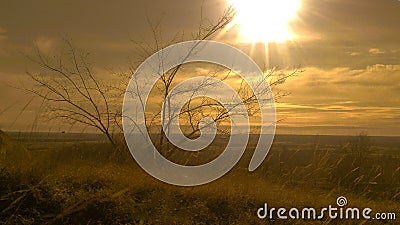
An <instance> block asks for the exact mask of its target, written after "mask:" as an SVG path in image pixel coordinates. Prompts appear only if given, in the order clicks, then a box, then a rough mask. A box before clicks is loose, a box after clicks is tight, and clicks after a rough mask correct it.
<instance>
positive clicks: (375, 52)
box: [368, 48, 386, 55]
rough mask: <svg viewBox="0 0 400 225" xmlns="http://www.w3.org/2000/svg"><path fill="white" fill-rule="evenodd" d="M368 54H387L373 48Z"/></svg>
mask: <svg viewBox="0 0 400 225" xmlns="http://www.w3.org/2000/svg"><path fill="white" fill-rule="evenodd" d="M368 52H369V54H371V55H382V54H385V53H386V52H385V51H382V50H381V49H379V48H371V49H369V50H368Z"/></svg>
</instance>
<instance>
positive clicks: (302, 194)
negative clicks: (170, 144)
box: [0, 135, 400, 224]
mask: <svg viewBox="0 0 400 225" xmlns="http://www.w3.org/2000/svg"><path fill="white" fill-rule="evenodd" d="M250 145H252V143H250ZM18 146H21V145H20V144H16V143H14V147H15V148H18ZM111 148H112V146H110V145H107V144H105V143H101V142H98V143H90V144H88V143H84V142H82V143H79V142H76V143H69V144H65V145H64V146H63V147H57V149H55V150H54V149H52V150H51V151H31V152H30V153H31V158H30V159H29V160H26V159H24V158H13V159H12V160H11V158H5V160H2V161H1V164H0V223H4V224H265V223H266V222H268V221H262V220H259V219H258V218H257V216H256V210H257V209H258V208H259V207H261V206H262V205H263V204H264V202H268V204H269V205H271V206H275V207H281V206H284V207H288V208H289V207H305V206H313V207H316V208H318V207H325V206H327V205H329V204H334V203H335V200H336V198H337V197H338V196H340V195H345V196H346V197H347V198H348V199H349V201H350V204H351V205H354V206H358V207H370V208H373V209H374V210H376V211H380V212H393V211H394V212H398V211H399V210H400V207H399V201H400V194H399V187H400V183H399V182H400V179H399V176H400V167H399V161H398V159H397V160H396V159H395V156H394V155H392V156H384V155H377V154H376V152H375V150H374V149H373V143H371V140H370V139H369V138H368V137H367V136H363V135H361V136H356V137H352V138H349V139H348V140H347V141H346V142H345V143H342V144H338V145H334V146H328V145H323V144H320V143H319V140H318V138H316V139H315V141H314V143H309V144H307V145H303V146H296V145H289V144H287V143H276V144H274V146H273V148H272V149H271V152H270V154H269V156H268V157H267V159H266V161H265V162H264V163H263V165H262V167H261V168H259V169H257V170H256V171H255V172H252V173H249V172H248V171H247V165H248V162H249V161H250V157H251V155H252V154H251V149H250V150H249V151H247V152H246V153H245V155H244V157H243V158H242V160H241V161H240V162H239V164H238V165H237V166H236V167H235V168H234V169H233V170H232V171H230V172H229V173H228V174H227V175H226V176H224V177H223V178H221V179H219V180H217V181H215V182H212V183H210V184H207V185H203V186H199V187H190V188H183V187H176V186H171V185H167V184H164V183H162V182H160V181H157V180H156V179H154V178H152V177H150V176H149V175H147V174H146V173H145V172H144V171H142V170H141V169H140V168H139V167H138V166H137V165H136V164H135V162H134V160H133V159H132V158H131V157H126V159H125V160H122V161H121V160H118V159H116V158H115V157H113V154H112V151H111ZM361 149H368V151H365V152H360V151H361ZM127 154H128V155H129V153H127ZM6 157H8V156H6ZM182 157H185V156H182ZM199 160H200V159H199ZM178 161H182V160H180V159H178ZM269 222H273V223H277V224H286V223H285V222H288V221H279V220H276V221H269ZM289 222H290V223H292V224H305V223H311V222H310V221H301V220H300V221H289ZM365 222H366V224H375V223H376V222H377V221H374V222H375V223H372V222H370V221H365ZM384 222H393V221H382V223H384ZM312 223H316V224H336V223H345V224H346V223H347V224H352V221H329V220H323V221H313V222H312Z"/></svg>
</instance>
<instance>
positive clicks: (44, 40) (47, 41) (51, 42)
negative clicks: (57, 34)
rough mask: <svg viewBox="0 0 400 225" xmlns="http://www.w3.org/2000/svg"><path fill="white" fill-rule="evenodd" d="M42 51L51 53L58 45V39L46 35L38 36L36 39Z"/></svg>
mask: <svg viewBox="0 0 400 225" xmlns="http://www.w3.org/2000/svg"><path fill="white" fill-rule="evenodd" d="M34 43H35V44H36V45H37V47H38V48H39V50H40V51H42V52H44V53H49V52H50V51H51V50H52V49H53V48H54V47H55V45H56V39H54V38H51V37H46V36H40V37H37V38H36V39H35V40H34Z"/></svg>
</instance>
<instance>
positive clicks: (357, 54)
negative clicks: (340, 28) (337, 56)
mask: <svg viewBox="0 0 400 225" xmlns="http://www.w3.org/2000/svg"><path fill="white" fill-rule="evenodd" d="M349 54H350V55H351V56H359V55H361V54H360V53H359V52H350V53H349Z"/></svg>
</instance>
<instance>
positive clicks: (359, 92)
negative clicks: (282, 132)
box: [277, 64, 400, 135]
mask: <svg viewBox="0 0 400 225" xmlns="http://www.w3.org/2000/svg"><path fill="white" fill-rule="evenodd" d="M399 77H400V65H384V64H376V65H370V66H367V67H365V68H363V69H351V68H347V67H338V68H333V69H321V68H317V67H308V68H305V72H303V73H301V74H300V75H299V76H297V77H294V78H292V79H289V80H288V81H287V82H286V83H285V84H284V85H283V86H282V87H281V88H283V89H285V90H287V91H290V92H291V95H289V96H287V97H285V98H284V99H283V100H282V101H283V102H284V103H285V104H281V105H278V107H277V113H278V118H281V119H285V120H284V122H283V123H281V126H283V127H307V126H321V127H323V126H342V127H348V128H349V129H348V130H347V132H349V131H351V132H353V131H354V129H353V128H356V127H362V128H363V129H364V130H365V129H366V130H368V131H369V132H370V133H371V134H374V135H382V134H385V135H400V132H399V130H398V128H396V127H394V126H393V124H398V123H399V122H400V99H399V98H398V97H397V96H399V95H400V80H399V79H398V78H399ZM342 131H343V132H344V133H343V134H349V133H345V132H346V130H345V129H342ZM339 133H340V132H339ZM335 134H338V133H335ZM353 134H354V133H353Z"/></svg>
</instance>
